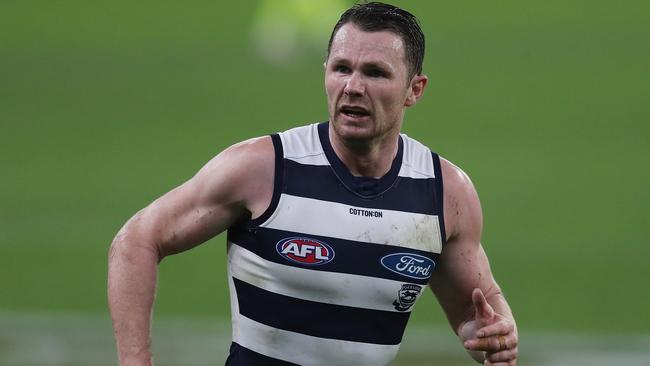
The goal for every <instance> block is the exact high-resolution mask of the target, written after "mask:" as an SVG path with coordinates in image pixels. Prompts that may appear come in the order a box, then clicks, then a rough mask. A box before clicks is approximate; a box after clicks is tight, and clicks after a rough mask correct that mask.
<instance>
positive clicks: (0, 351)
mask: <svg viewBox="0 0 650 366" xmlns="http://www.w3.org/2000/svg"><path fill="white" fill-rule="evenodd" d="M521 333H522V334H521V342H522V346H521V351H520V352H521V358H520V362H519V364H520V365H525V366H551V365H552V366H564V365H566V366H583V365H584V366H586V365H589V366H624V365H625V366H648V365H650V334H645V335H593V334H575V333H564V332H562V333H541V332H532V331H526V330H522V331H521ZM153 343H154V355H155V362H156V365H157V366H167V365H169V366H171V365H196V366H202V365H206V366H207V365H223V363H224V361H225V358H226V355H227V352H228V347H229V345H230V325H229V323H228V322H227V321H225V320H220V319H210V318H208V319H204V318H188V319H185V318H183V319H181V318H169V317H157V318H155V319H154V326H153ZM116 364H117V361H116V355H115V345H114V341H113V333H112V328H111V324H110V319H109V317H108V314H100V315H93V314H89V315H77V314H57V313H34V312H8V311H0V365H3V366H37V365H38V366H40V365H43V366H64V365H65V366H76V365H98V366H101V365H116ZM394 365H396V366H399V365H402V366H407V365H408V366H416V365H438V366H456V365H458V366H460V365H467V366H471V365H476V363H474V362H473V361H471V360H470V359H469V358H468V357H467V356H466V354H465V352H464V350H463V349H462V347H461V346H460V344H459V342H458V341H457V340H456V338H455V336H453V334H452V333H451V331H450V330H448V329H440V328H425V327H413V326H412V327H409V328H408V330H407V333H406V335H405V338H404V341H403V343H402V348H401V350H400V354H399V357H398V360H397V361H396V362H395V364H394Z"/></svg>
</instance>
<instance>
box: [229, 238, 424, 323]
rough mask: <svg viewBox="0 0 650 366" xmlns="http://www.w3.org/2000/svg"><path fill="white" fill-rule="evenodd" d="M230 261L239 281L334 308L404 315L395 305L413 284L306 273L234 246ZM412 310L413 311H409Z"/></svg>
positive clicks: (342, 275)
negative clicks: (346, 307)
mask: <svg viewBox="0 0 650 366" xmlns="http://www.w3.org/2000/svg"><path fill="white" fill-rule="evenodd" d="M228 258H229V264H230V273H231V275H232V276H233V277H235V278H237V279H239V280H242V281H244V282H247V283H251V284H255V286H256V287H259V288H261V289H264V290H266V291H269V292H273V293H276V294H280V295H285V296H289V297H293V298H296V299H303V300H309V301H315V302H321V303H325V304H332V305H342V306H349V307H358V308H366V309H374V310H381V311H390V312H400V310H397V309H396V308H395V305H394V303H393V302H394V301H395V300H396V299H397V297H398V292H399V290H400V289H401V288H402V285H404V284H405V283H410V282H409V281H411V279H407V278H404V280H408V281H404V280H403V281H394V280H386V279H381V278H373V277H367V276H359V275H351V274H346V273H336V272H327V271H310V270H304V269H302V268H297V267H293V266H289V265H283V264H278V263H274V262H269V261H267V260H265V259H263V258H261V257H259V256H257V255H256V254H255V253H253V252H251V251H249V250H247V249H245V248H242V247H240V246H238V245H235V244H232V243H231V245H230V247H229V248H228ZM267 273H273V277H272V278H269V276H267V275H266V274H267ZM411 284H412V283H411ZM422 293H423V292H420V294H422ZM418 297H419V296H418ZM411 310H412V308H409V309H408V310H407V311H411Z"/></svg>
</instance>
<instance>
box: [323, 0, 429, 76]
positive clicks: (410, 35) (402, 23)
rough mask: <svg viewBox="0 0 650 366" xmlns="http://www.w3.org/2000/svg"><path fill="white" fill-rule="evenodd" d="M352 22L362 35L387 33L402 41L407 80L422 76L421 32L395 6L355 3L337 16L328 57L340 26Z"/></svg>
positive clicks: (418, 27) (409, 15) (414, 18)
mask: <svg viewBox="0 0 650 366" xmlns="http://www.w3.org/2000/svg"><path fill="white" fill-rule="evenodd" d="M347 23H353V24H355V25H357V26H358V27H359V28H361V29H362V30H363V31H366V32H379V31H389V32H393V33H395V34H397V35H398V36H400V37H401V38H402V42H404V46H405V48H406V49H405V51H404V52H405V55H404V56H405V57H406V60H405V61H406V65H407V66H408V71H409V77H413V76H414V75H420V74H422V62H423V60H424V33H422V29H420V24H419V23H418V20H417V18H416V17H415V15H413V14H411V13H409V12H408V11H406V10H404V9H400V8H398V7H396V6H393V5H389V4H384V3H380V2H374V1H373V2H369V3H361V4H355V5H353V6H352V7H351V8H350V9H348V10H346V11H345V12H344V13H343V14H341V18H339V21H338V22H337V23H336V25H335V26H334V29H333V30H332V34H331V35H330V40H329V43H328V45H327V57H328V58H329V56H330V51H331V49H332V40H333V39H334V36H335V35H336V32H337V31H338V30H339V28H341V27H342V26H343V25H344V24H347Z"/></svg>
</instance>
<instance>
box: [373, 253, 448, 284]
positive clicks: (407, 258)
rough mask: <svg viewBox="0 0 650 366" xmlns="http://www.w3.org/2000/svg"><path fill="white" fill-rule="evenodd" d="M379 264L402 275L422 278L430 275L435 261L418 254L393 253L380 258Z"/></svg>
mask: <svg viewBox="0 0 650 366" xmlns="http://www.w3.org/2000/svg"><path fill="white" fill-rule="evenodd" d="M381 265H382V266H384V268H386V269H387V270H389V271H392V272H395V273H397V274H401V275H402V276H406V277H411V278H415V279H418V280H424V279H427V278H429V277H431V273H432V272H433V269H434V268H435V266H436V263H435V262H434V261H432V260H431V259H429V258H427V257H425V256H421V255H418V254H413V253H395V254H389V255H387V256H384V257H383V258H381Z"/></svg>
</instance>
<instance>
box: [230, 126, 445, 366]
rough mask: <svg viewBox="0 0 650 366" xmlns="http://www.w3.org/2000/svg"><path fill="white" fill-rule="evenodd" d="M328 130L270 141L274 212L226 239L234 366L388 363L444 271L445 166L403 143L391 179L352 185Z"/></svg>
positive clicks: (301, 130) (306, 129) (305, 130)
mask: <svg viewBox="0 0 650 366" xmlns="http://www.w3.org/2000/svg"><path fill="white" fill-rule="evenodd" d="M328 128H329V124H328V123H327V122H326V123H321V124H312V125H309V126H303V127H298V128H294V129H292V130H289V131H286V132H283V133H279V134H275V135H272V136H271V137H272V140H273V145H274V149H275V155H276V158H275V183H274V184H275V187H274V193H273V199H272V202H271V204H270V206H269V208H268V209H267V210H266V212H264V213H263V214H262V215H261V216H260V217H259V218H257V219H254V220H250V219H247V220H244V221H243V222H240V223H237V224H235V225H233V227H231V228H230V229H229V230H228V276H229V288H230V299H231V311H232V336H233V343H232V345H231V349H230V356H229V357H228V359H227V361H226V365H246V366H252V365H328V366H336V365H341V366H349V365H360V366H361V365H372V366H376V365H386V364H389V363H390V362H391V361H392V360H393V359H394V358H395V355H396V354H397V351H398V348H399V345H400V342H401V340H402V335H403V333H404V328H405V327H406V323H407V321H408V319H409V316H410V312H411V310H412V308H413V304H414V303H415V301H416V300H417V299H418V298H419V297H420V295H421V294H422V293H423V291H424V289H425V287H426V285H427V281H428V279H429V278H430V276H431V274H432V272H433V271H434V270H435V268H436V266H437V264H438V257H439V254H440V252H441V250H442V246H443V243H444V240H445V233H444V226H443V223H444V220H443V215H442V213H443V211H442V180H441V173H440V160H439V158H438V156H437V155H436V154H435V153H432V152H431V151H430V150H429V149H428V148H426V147H425V146H424V145H422V144H420V143H419V142H417V141H415V140H413V139H411V138H409V137H407V136H406V135H404V134H402V135H400V138H399V145H398V152H397V155H396V157H395V159H394V160H393V163H392V166H391V168H390V171H389V172H388V173H387V174H386V175H384V176H383V177H382V178H380V179H372V178H362V177H355V176H353V175H352V174H351V173H350V172H349V170H348V169H347V168H346V167H345V165H344V164H343V162H342V161H341V160H340V159H339V158H338V157H337V155H336V153H335V152H334V150H333V148H332V146H331V144H330V141H329V136H328Z"/></svg>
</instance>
